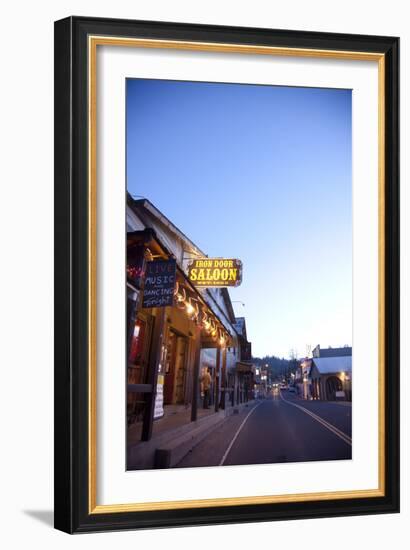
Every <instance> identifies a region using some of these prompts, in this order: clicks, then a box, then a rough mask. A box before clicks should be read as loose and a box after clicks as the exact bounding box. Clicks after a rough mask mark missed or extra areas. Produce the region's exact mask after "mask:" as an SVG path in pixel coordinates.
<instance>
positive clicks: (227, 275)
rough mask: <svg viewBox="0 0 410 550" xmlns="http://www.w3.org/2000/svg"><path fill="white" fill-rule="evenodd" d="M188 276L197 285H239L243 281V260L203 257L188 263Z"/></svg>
mask: <svg viewBox="0 0 410 550" xmlns="http://www.w3.org/2000/svg"><path fill="white" fill-rule="evenodd" d="M188 278H189V280H190V281H191V283H192V284H194V285H195V286H202V287H225V286H238V285H240V284H241V282H242V262H241V261H240V260H233V259H232V260H231V259H226V258H201V259H200V260H193V262H192V263H191V264H189V265H188Z"/></svg>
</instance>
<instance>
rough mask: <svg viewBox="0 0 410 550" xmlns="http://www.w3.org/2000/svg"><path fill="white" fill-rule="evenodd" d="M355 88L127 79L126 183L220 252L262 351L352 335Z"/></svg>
mask: <svg viewBox="0 0 410 550" xmlns="http://www.w3.org/2000/svg"><path fill="white" fill-rule="evenodd" d="M351 147H352V143H351V91H350V90H329V89H319V88H292V87H274V86H258V85H244V84H214V83H197V82H173V81H161V80H138V79H128V80H127V186H128V190H129V192H130V193H131V194H132V195H134V196H138V198H140V197H141V196H142V197H145V198H147V199H149V200H150V201H151V202H152V203H153V204H154V205H155V206H156V207H157V208H159V210H161V211H162V212H163V213H164V214H165V215H166V216H167V217H168V218H169V219H170V220H171V221H172V222H173V223H174V224H175V225H177V226H178V227H179V228H180V229H181V230H182V231H183V232H184V233H185V234H186V235H187V236H189V237H190V238H191V240H192V241H193V242H194V243H196V244H197V245H198V246H199V248H201V249H202V250H203V251H204V252H205V253H206V254H208V255H209V256H210V257H229V258H239V259H240V260H242V262H243V283H242V285H241V286H239V287H238V288H235V289H232V290H230V291H229V292H230V294H231V299H232V300H238V301H241V302H244V304H245V306H244V307H243V306H242V305H241V304H239V303H234V304H233V305H234V309H235V313H236V315H237V316H245V318H246V324H247V332H248V339H249V340H250V341H251V342H252V353H253V355H254V356H257V357H261V356H263V355H268V354H269V355H277V356H280V357H288V355H289V352H290V350H291V349H294V350H296V351H297V353H298V356H303V355H305V354H306V349H307V346H311V347H312V348H313V347H315V346H316V345H317V344H320V345H321V347H327V346H329V345H331V346H333V347H336V346H342V345H344V344H349V345H351V344H352V176H351Z"/></svg>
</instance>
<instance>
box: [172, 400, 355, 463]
mask: <svg viewBox="0 0 410 550" xmlns="http://www.w3.org/2000/svg"><path fill="white" fill-rule="evenodd" d="M351 456H352V446H351V405H350V404H349V403H335V402H313V401H305V400H301V399H298V398H296V397H295V395H294V394H292V393H290V392H287V391H282V392H281V394H280V393H278V394H277V395H275V396H273V397H272V398H269V399H265V400H262V401H259V402H257V403H256V405H255V406H253V407H250V408H249V409H245V410H244V411H243V412H242V413H241V415H240V417H239V418H238V416H237V417H236V419H231V420H230V419H228V421H227V422H226V423H225V425H224V426H223V427H222V428H220V429H219V430H217V431H216V432H215V433H214V434H211V435H210V436H209V437H208V438H207V439H206V440H205V441H203V442H201V443H200V444H199V445H198V446H197V447H196V448H195V449H194V450H193V451H192V452H191V453H190V454H189V455H188V456H187V457H186V458H185V459H184V460H183V461H182V462H181V463H180V464H179V465H178V466H179V467H190V466H191V467H192V466H207V465H209V466H212V465H215V466H216V465H240V464H272V463H280V462H307V461H312V460H321V461H324V460H343V459H350V458H351Z"/></svg>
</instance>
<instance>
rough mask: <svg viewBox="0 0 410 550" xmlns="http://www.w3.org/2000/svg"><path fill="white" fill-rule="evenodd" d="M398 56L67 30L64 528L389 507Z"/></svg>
mask: <svg viewBox="0 0 410 550" xmlns="http://www.w3.org/2000/svg"><path fill="white" fill-rule="evenodd" d="M398 55H399V39H398V38H394V37H380V36H359V35H342V34H326V33H315V32H301V31H284V30H271V29H254V28H234V27H218V26H205V25H193V24H181V23H159V22H147V21H129V20H111V19H95V18H82V17H70V18H67V19H64V20H61V21H58V22H56V24H55V526H56V528H58V529H61V530H63V531H66V532H68V533H78V532H89V531H102V530H118V529H136V528H148V527H166V526H168V527H171V526H183V525H203V524H215V523H232V522H255V521H272V520H279V519H296V518H314V517H329V516H336V515H338V516H342V515H353V514H371V513H392V512H397V511H398V510H399V172H398V160H399V145H398V136H399V132H398V109H399V100H398V74H399V57H398Z"/></svg>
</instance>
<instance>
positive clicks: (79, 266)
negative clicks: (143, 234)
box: [54, 17, 399, 533]
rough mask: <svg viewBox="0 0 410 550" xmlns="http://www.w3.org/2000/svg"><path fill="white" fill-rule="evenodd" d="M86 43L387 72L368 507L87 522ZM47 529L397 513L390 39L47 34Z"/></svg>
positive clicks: (394, 116)
mask: <svg viewBox="0 0 410 550" xmlns="http://www.w3.org/2000/svg"><path fill="white" fill-rule="evenodd" d="M90 35H101V36H117V37H124V38H130V37H131V38H132V37H135V38H146V39H161V40H173V41H175V40H176V41H178V40H182V41H191V42H206V43H216V44H218V43H221V44H240V45H252V46H261V47H264V46H273V47H282V48H303V49H309V50H327V51H336V50H338V51H344V52H373V53H378V54H381V55H383V56H384V63H385V94H384V100H385V105H384V107H385V138H384V156H385V173H384V178H385V196H384V199H385V202H384V204H385V210H384V213H385V228H384V230H385V231H384V238H385V272H384V275H385V288H384V296H385V323H384V327H385V334H384V337H385V356H384V369H385V370H384V376H385V407H384V415H385V416H384V421H385V433H386V437H385V448H384V458H385V461H384V463H385V472H384V474H385V475H384V480H385V490H384V495H383V496H379V497H372V498H368V497H365V498H346V499H334V500H333V499H326V500H311V501H309V500H306V501H302V502H299V501H294V502H282V503H258V504H243V505H239V506H238V505H231V506H210V507H203V508H201V507H199V508H178V509H167V510H156V511H155V510H150V511H127V510H124V511H116V512H107V513H101V512H100V513H90V506H89V504H90V502H89V499H90V494H89V471H90V470H89V466H90V464H89V414H90V407H89V405H90V403H89V401H90V400H89V392H90V386H89V383H90V379H89V331H88V329H89V327H88V319H89V275H90V274H89V254H90V248H89V240H88V227H89V225H88V224H89V208H88V206H89V190H88V174H89V164H88V163H89V148H88V138H89V128H88V99H87V98H88V93H89V92H88V90H89V88H88V84H89V83H88V75H89V73H88V68H89V59H88V49H87V41H88V37H89V36H90ZM54 389H55V409H54V411H55V412H54V421H55V488H54V499H55V527H56V528H57V529H60V530H62V531H65V532H67V533H80V532H92V531H109V530H123V529H142V528H154V527H172V526H188V525H207V524H222V523H239V522H258V521H273V520H288V519H298V518H303V519H306V518H319V517H332V516H351V515H357V514H381V513H393V512H398V511H399V39H398V38H396V37H383V36H361V35H349V34H330V33H316V32H305V31H288V30H272V29H255V28H238V27H223V26H213V25H197V24H182V23H163V22H151V21H131V20H115V19H99V18H92V17H68V18H66V19H63V20H61V21H57V22H56V23H55V386H54Z"/></svg>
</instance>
